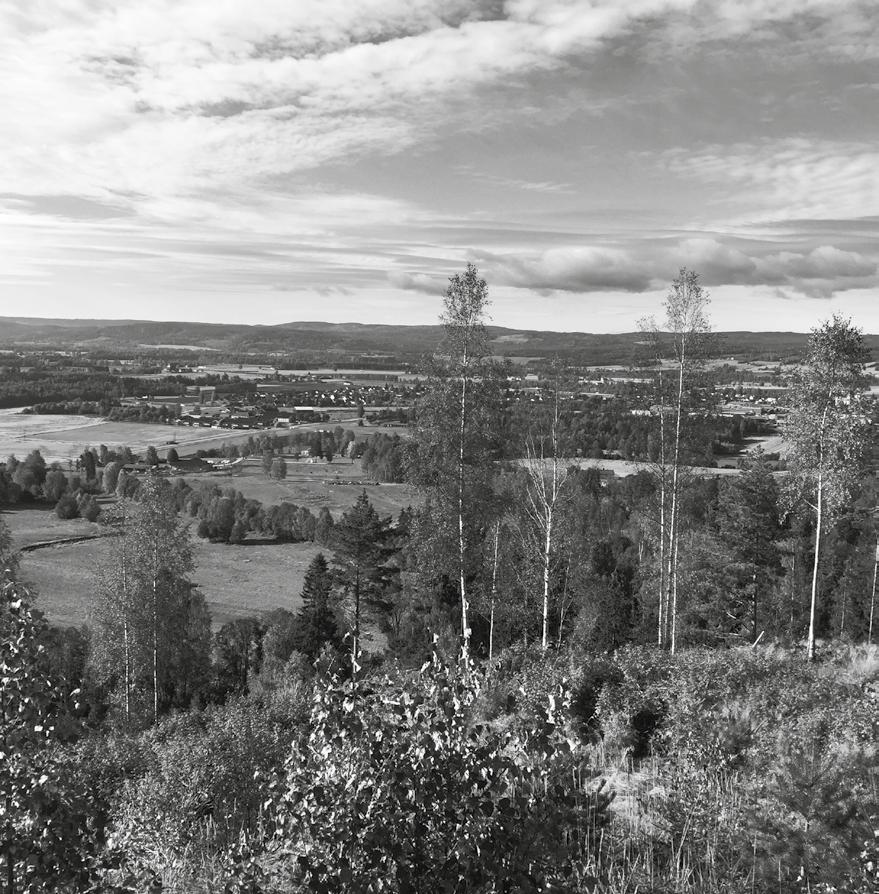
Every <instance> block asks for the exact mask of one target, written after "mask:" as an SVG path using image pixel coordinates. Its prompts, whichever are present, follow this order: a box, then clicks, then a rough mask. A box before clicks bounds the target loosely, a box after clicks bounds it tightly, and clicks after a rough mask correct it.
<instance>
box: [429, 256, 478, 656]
mask: <svg viewBox="0 0 879 894" xmlns="http://www.w3.org/2000/svg"><path fill="white" fill-rule="evenodd" d="M487 307H488V286H487V284H486V282H485V280H484V279H482V278H480V276H479V271H478V270H477V269H476V267H475V266H474V265H473V264H468V265H467V269H466V270H465V271H464V273H463V274H455V275H454V276H452V277H451V278H450V280H449V287H448V288H447V289H446V296H445V299H444V308H445V309H444V312H443V314H442V317H441V318H440V319H441V322H442V324H443V328H444V329H445V332H446V342H447V344H448V347H449V349H450V363H451V367H452V373H453V375H454V376H455V377H456V378H457V379H458V380H459V383H460V395H461V397H460V402H459V405H458V419H457V423H458V425H457V428H458V443H457V447H458V468H457V473H458V474H457V483H458V493H457V498H458V573H459V585H460V593H461V636H462V642H463V648H464V654H465V655H466V654H467V653H468V651H469V648H470V625H469V622H468V619H467V610H468V607H469V606H468V601H467V582H466V575H465V567H466V566H465V552H466V549H467V543H466V540H465V536H464V499H465V492H464V483H465V462H466V455H465V453H466V444H467V423H468V418H469V416H470V413H469V412H468V401H471V400H472V396H471V394H470V385H471V381H472V379H473V376H474V374H475V372H476V367H477V365H478V364H479V363H480V362H481V361H482V360H483V359H484V358H485V355H486V353H487V336H486V332H485V312H486V308H487Z"/></svg>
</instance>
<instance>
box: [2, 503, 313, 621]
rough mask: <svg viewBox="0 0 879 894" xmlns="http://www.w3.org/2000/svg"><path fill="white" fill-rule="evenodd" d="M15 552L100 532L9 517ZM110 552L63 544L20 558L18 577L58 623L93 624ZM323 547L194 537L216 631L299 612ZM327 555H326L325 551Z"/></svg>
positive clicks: (102, 543) (198, 579)
mask: <svg viewBox="0 0 879 894" xmlns="http://www.w3.org/2000/svg"><path fill="white" fill-rule="evenodd" d="M3 520H4V521H5V522H6V523H7V524H8V525H9V527H10V529H11V531H12V535H13V542H14V545H15V546H16V547H22V546H26V545H29V544H32V543H36V542H44V541H47V540H54V539H59V540H60V539H64V538H67V537H76V536H83V535H88V534H90V533H97V532H99V531H100V526H99V525H97V524H92V523H90V522H86V521H83V520H82V519H73V520H70V521H66V522H61V521H60V520H59V519H57V518H56V517H55V513H54V512H52V511H51V510H47V509H32V510H16V511H13V512H4V513H3ZM108 550H109V543H108V542H107V541H106V540H105V539H104V538H101V537H94V538H93V539H90V540H83V541H80V542H78V543H59V544H57V545H54V546H46V547H43V548H40V549H36V550H33V551H32V552H26V553H22V555H21V578H22V580H23V581H24V582H25V583H26V584H27V585H28V586H30V587H32V588H33V590H34V591H35V592H36V593H38V594H39V598H38V599H37V606H38V607H39V608H40V609H41V610H42V611H43V612H44V613H45V614H46V617H47V618H48V619H49V621H50V622H51V623H53V624H57V625H59V626H61V627H77V626H79V625H81V624H86V623H88V622H89V616H90V614H91V611H92V607H93V605H94V593H95V574H96V569H98V568H99V567H100V564H101V561H102V559H103V558H104V557H105V556H106V554H107V552H108ZM319 552H321V548H320V547H317V546H315V545H314V544H311V543H277V544H276V543H270V544H265V543H253V544H248V543H244V544H241V545H237V546H233V545H229V544H222V543H209V542H208V541H206V540H202V539H200V538H198V537H196V536H194V534H193V535H192V555H193V559H194V561H195V572H194V573H193V575H192V579H193V581H194V582H195V583H196V584H197V585H198V587H199V589H200V590H201V592H202V593H203V594H204V597H205V600H206V602H207V604H208V608H209V610H210V612H211V619H212V622H213V626H214V628H217V627H220V626H221V625H222V624H225V623H226V622H227V621H231V620H234V619H235V618H241V617H245V616H247V615H261V614H263V613H264V612H267V611H270V610H271V609H273V608H287V609H290V610H291V611H295V610H296V609H297V608H298V606H299V604H300V599H299V594H300V592H301V590H302V583H303V580H304V578H305V571H306V569H307V568H308V565H309V563H310V562H311V560H312V559H313V558H314V557H315V556H316V555H317V554H318V553H319ZM324 552H325V553H326V552H327V551H326V550H324Z"/></svg>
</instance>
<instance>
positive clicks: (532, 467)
mask: <svg viewBox="0 0 879 894" xmlns="http://www.w3.org/2000/svg"><path fill="white" fill-rule="evenodd" d="M525 472H526V475H527V478H526V482H525V497H526V501H525V511H526V513H527V515H528V518H529V520H530V522H531V525H532V531H533V532H534V534H535V535H536V539H537V548H538V552H539V555H540V566H541V583H542V607H541V634H540V647H541V649H542V650H543V651H544V652H545V651H546V649H547V647H548V644H549V603H550V590H551V579H552V570H553V569H552V566H553V557H554V548H555V545H556V540H557V539H558V530H557V528H558V521H559V513H558V509H559V503H560V500H561V496H562V490H563V489H564V486H565V482H566V481H567V477H568V474H567V469H566V468H565V467H564V466H563V464H562V461H561V458H560V457H559V390H558V386H557V385H556V388H555V391H554V401H553V406H552V411H551V416H550V419H549V425H548V430H547V432H546V434H545V435H544V436H543V437H540V438H539V439H538V440H537V441H535V438H534V436H533V435H529V436H528V437H527V438H526V441H525Z"/></svg>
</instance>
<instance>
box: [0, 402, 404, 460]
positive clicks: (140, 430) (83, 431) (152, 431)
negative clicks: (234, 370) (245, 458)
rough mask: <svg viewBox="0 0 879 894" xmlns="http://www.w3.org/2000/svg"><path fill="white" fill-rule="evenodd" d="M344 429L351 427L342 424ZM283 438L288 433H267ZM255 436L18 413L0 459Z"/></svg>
mask: <svg viewBox="0 0 879 894" xmlns="http://www.w3.org/2000/svg"><path fill="white" fill-rule="evenodd" d="M337 424H339V423H328V422H311V423H306V424H303V425H298V426H296V427H295V428H294V429H292V431H308V430H313V429H321V428H328V427H334V426H335V425H337ZM341 424H342V425H344V426H346V427H347V426H350V425H352V424H356V420H354V419H351V420H346V421H344V422H342V423H341ZM271 431H273V432H274V433H275V434H284V433H286V432H287V431H288V430H287V429H271ZM355 431H356V433H357V435H358V438H363V437H366V436H368V435H369V434H371V433H373V432H376V431H383V432H386V433H387V432H388V431H389V430H388V429H386V428H378V427H375V426H363V427H361V428H357V429H355ZM259 433H260V430H257V429H248V430H242V431H234V430H231V429H212V428H198V427H190V426H186V425H161V424H158V423H148V422H109V421H107V420H105V419H101V418H99V417H95V416H62V415H48V414H34V415H23V414H22V413H21V408H15V409H10V410H0V457H2V458H4V459H5V458H6V457H7V456H9V455H10V454H15V455H16V456H17V457H18V458H19V459H21V458H23V457H24V456H26V455H27V454H28V453H30V452H31V451H32V450H39V451H40V452H41V453H42V454H43V457H44V458H45V459H46V461H47V462H62V463H63V462H67V461H68V460H72V459H75V458H76V457H77V456H79V455H80V454H81V453H82V451H83V450H85V449H86V447H97V446H98V445H100V444H106V445H107V446H108V447H120V446H126V447H130V448H131V449H132V450H133V451H134V452H135V453H139V452H143V451H144V450H146V448H147V447H150V446H152V447H155V448H156V449H157V450H158V452H159V456H160V457H164V455H165V450H166V449H167V447H168V446H169V441H174V442H176V444H175V447H176V450H177V452H178V453H179V454H180V455H181V456H184V455H186V454H188V453H195V451H196V450H210V449H211V448H213V447H221V446H222V445H223V444H241V443H243V442H245V441H246V440H247V439H248V438H249V437H251V436H254V435H258V434H259Z"/></svg>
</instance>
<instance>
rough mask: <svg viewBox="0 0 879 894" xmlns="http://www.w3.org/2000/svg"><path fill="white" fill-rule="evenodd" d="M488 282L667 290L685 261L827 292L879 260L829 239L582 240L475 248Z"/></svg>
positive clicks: (860, 279) (739, 279) (858, 277)
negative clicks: (544, 246) (792, 245)
mask: <svg viewBox="0 0 879 894" xmlns="http://www.w3.org/2000/svg"><path fill="white" fill-rule="evenodd" d="M475 256H476V258H477V259H478V260H479V262H480V263H481V264H482V265H483V266H484V267H485V269H486V271H488V273H489V275H490V279H491V281H493V282H494V281H496V282H498V283H499V284H502V285H506V286H513V287H515V288H519V289H530V290H534V291H538V292H543V293H547V292H579V293H590V292H606V291H611V290H616V291H621V292H647V291H652V290H655V289H662V288H664V287H665V286H667V285H668V283H669V282H670V281H671V280H672V279H673V278H674V276H676V275H677V272H678V270H679V269H680V268H681V267H688V268H689V269H691V270H696V271H697V272H698V273H699V274H700V277H701V279H702V282H703V283H704V284H705V285H707V286H730V285H755V286H756V285H761V286H789V287H793V288H795V289H797V290H799V291H800V292H803V293H806V294H812V295H821V296H825V297H829V296H831V295H833V294H834V293H836V292H837V291H842V290H845V289H853V288H860V287H864V286H867V285H874V286H875V285H877V284H879V278H877V276H876V273H877V260H876V258H868V257H866V256H864V255H862V254H859V253H858V252H853V251H846V250H843V249H840V248H837V247H835V246H832V245H821V246H818V247H816V248H814V249H812V250H810V251H808V252H795V251H783V252H771V251H767V246H766V245H757V244H752V245H751V246H750V247H749V251H748V252H746V251H745V250H743V249H740V248H736V247H734V246H730V245H726V244H724V243H722V242H720V241H718V240H716V239H710V238H703V237H699V238H688V239H682V240H677V241H675V242H673V243H671V244H669V243H668V242H667V241H666V242H664V243H662V244H650V243H645V244H642V245H640V246H639V247H638V248H623V247H606V246H580V247H573V246H572V247H568V248H554V249H549V250H547V251H544V252H541V253H538V254H534V255H530V256H528V255H522V254H519V253H517V254H516V255H498V254H491V253H476V255H475Z"/></svg>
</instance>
